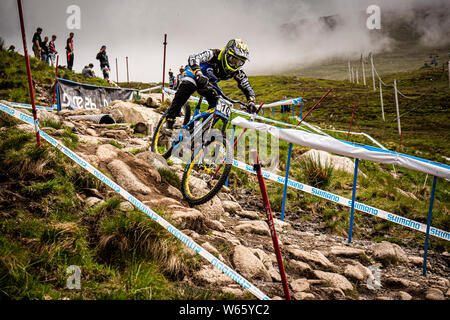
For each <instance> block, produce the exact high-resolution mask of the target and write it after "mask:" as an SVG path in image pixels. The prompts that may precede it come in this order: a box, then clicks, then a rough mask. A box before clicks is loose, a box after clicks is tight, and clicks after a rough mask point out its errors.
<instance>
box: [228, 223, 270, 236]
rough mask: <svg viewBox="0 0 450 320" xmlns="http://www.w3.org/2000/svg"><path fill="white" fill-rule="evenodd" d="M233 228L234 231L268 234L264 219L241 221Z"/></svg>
mask: <svg viewBox="0 0 450 320" xmlns="http://www.w3.org/2000/svg"><path fill="white" fill-rule="evenodd" d="M234 230H235V231H236V232H242V233H254V234H259V235H263V236H269V235H270V230H269V226H268V225H267V223H266V222H264V221H243V222H241V223H240V224H239V225H237V226H236V227H234Z"/></svg>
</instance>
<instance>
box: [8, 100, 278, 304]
mask: <svg viewBox="0 0 450 320" xmlns="http://www.w3.org/2000/svg"><path fill="white" fill-rule="evenodd" d="M0 110H1V111H3V112H5V113H7V114H9V115H11V116H13V117H15V118H17V119H20V120H23V121H25V122H26V123H28V124H31V125H34V121H33V117H30V116H28V115H25V114H23V113H21V112H19V111H17V110H15V109H13V108H10V107H8V106H6V105H4V104H2V103H0ZM39 133H40V134H41V137H42V138H44V139H45V140H47V141H48V142H49V143H50V144H51V145H53V146H54V147H56V148H58V149H59V150H60V151H61V152H63V153H64V154H65V155H67V156H68V157H69V158H70V159H72V160H73V161H75V162H76V163H77V164H78V165H79V166H81V167H82V168H84V169H85V170H86V171H88V172H89V173H91V174H93V175H94V176H95V177H96V178H97V179H99V180H100V181H102V182H103V183H104V184H106V185H107V186H108V187H110V188H111V189H113V190H114V191H116V192H117V193H118V194H120V195H121V196H122V197H123V198H125V199H126V200H127V201H129V202H131V203H132V204H133V205H134V206H135V207H136V208H138V209H139V210H141V211H142V212H144V213H145V214H146V215H148V216H149V217H150V218H151V219H153V220H155V221H156V222H157V223H159V224H160V225H161V226H162V227H163V228H164V229H166V230H167V231H169V232H170V233H171V234H173V235H174V236H175V237H177V238H178V239H179V240H180V241H181V242H183V243H184V244H185V245H187V246H188V247H189V248H191V249H192V250H194V252H196V253H198V254H199V255H201V256H202V257H203V258H205V259H206V260H208V261H209V263H211V264H212V265H213V266H215V267H217V268H219V270H220V271H222V272H223V273H224V274H226V275H227V276H228V277H230V278H231V279H232V280H234V281H235V282H237V283H238V284H240V285H241V286H242V287H243V288H244V289H247V290H248V291H250V292H251V293H252V294H254V295H255V296H256V297H257V298H259V299H261V300H270V298H269V297H268V296H266V295H265V294H264V293H263V292H262V291H261V290H259V289H258V288H257V287H255V286H254V285H252V284H251V283H250V282H249V281H248V280H247V279H245V278H244V277H242V276H241V275H239V274H238V273H237V272H235V271H234V270H233V269H231V268H230V267H228V266H227V265H226V264H224V263H223V262H221V261H220V260H219V259H217V258H216V257H214V256H213V255H212V254H211V253H209V252H208V251H206V250H205V249H204V248H203V247H202V246H200V245H199V244H197V243H196V242H195V241H194V240H192V239H191V238H190V237H188V236H187V235H185V234H184V233H182V232H181V231H180V230H178V229H177V228H176V227H174V226H173V225H172V224H170V223H169V222H168V221H167V220H165V219H164V218H162V217H161V216H160V215H158V214H157V213H156V212H154V211H153V210H151V209H150V208H148V207H147V206H146V205H145V204H143V203H142V202H141V201H139V200H138V199H136V198H135V197H134V196H132V195H131V194H130V193H129V192H128V191H126V190H124V189H123V188H122V187H121V186H119V185H118V184H116V183H115V182H114V181H112V180H111V179H109V178H108V177H107V176H105V175H104V174H103V173H101V172H100V171H99V170H97V169H96V168H95V167H93V166H92V165H91V164H89V163H88V162H86V161H85V160H84V159H83V158H81V157H80V156H78V155H77V154H76V153H74V152H72V150H70V149H69V148H67V147H66V146H64V145H63V144H62V143H61V142H59V141H58V140H56V139H54V138H53V137H51V136H49V135H48V134H47V133H45V132H44V131H42V130H39Z"/></svg>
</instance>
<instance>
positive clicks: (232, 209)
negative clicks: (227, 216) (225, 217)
mask: <svg viewBox="0 0 450 320" xmlns="http://www.w3.org/2000/svg"><path fill="white" fill-rule="evenodd" d="M222 206H223V209H224V210H225V211H227V212H229V213H237V212H238V211H242V207H241V205H240V204H239V203H237V202H234V201H228V200H224V201H222Z"/></svg>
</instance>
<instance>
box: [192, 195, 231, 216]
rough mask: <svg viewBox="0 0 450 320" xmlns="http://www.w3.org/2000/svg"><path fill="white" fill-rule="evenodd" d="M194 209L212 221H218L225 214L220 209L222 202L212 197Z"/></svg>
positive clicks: (221, 208)
mask: <svg viewBox="0 0 450 320" xmlns="http://www.w3.org/2000/svg"><path fill="white" fill-rule="evenodd" d="M196 208H197V209H198V210H200V211H201V212H203V213H204V214H205V215H206V216H207V217H208V218H210V219H213V220H219V219H220V217H221V216H222V215H223V214H224V213H225V211H224V210H223V207H222V201H221V200H220V199H219V198H218V197H213V198H212V199H211V200H209V201H208V202H206V203H204V204H202V205H199V206H196Z"/></svg>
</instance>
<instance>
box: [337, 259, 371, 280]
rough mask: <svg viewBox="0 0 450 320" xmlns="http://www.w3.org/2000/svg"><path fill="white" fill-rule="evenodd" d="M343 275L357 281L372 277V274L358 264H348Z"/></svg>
mask: <svg viewBox="0 0 450 320" xmlns="http://www.w3.org/2000/svg"><path fill="white" fill-rule="evenodd" d="M344 275H345V276H347V277H349V278H352V279H355V280H359V281H365V280H366V279H367V278H369V277H370V276H371V275H372V272H371V271H370V270H369V269H368V268H366V267H365V266H363V265H362V264H361V263H359V262H355V263H354V264H348V265H347V266H346V267H345V269H344Z"/></svg>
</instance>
